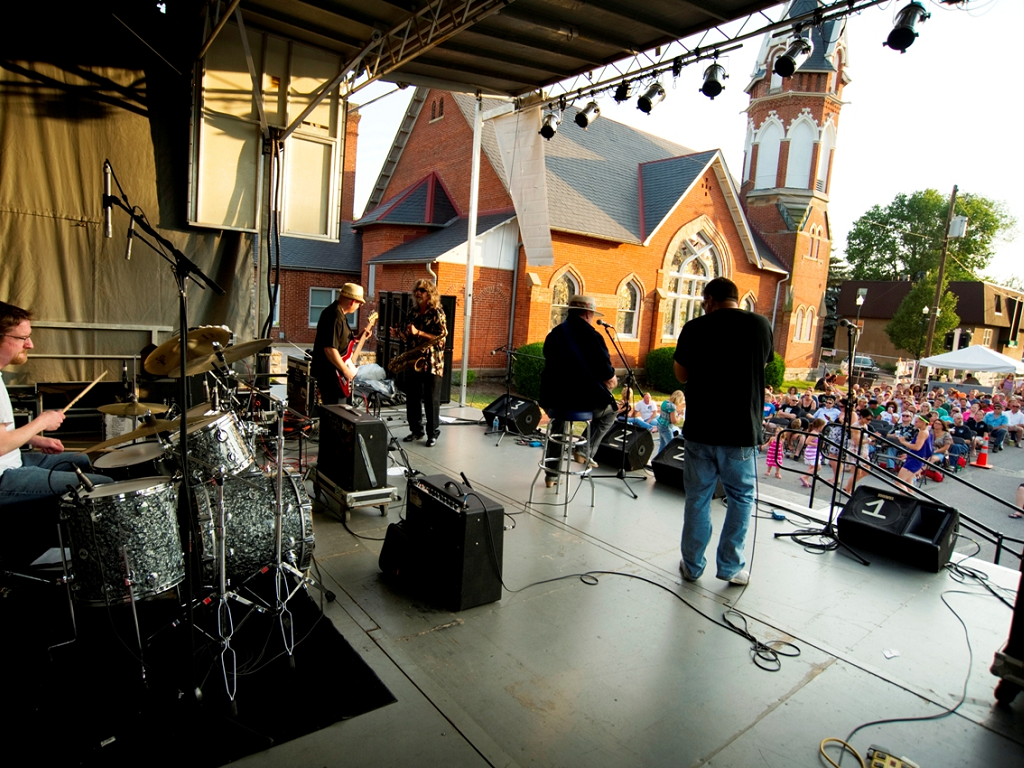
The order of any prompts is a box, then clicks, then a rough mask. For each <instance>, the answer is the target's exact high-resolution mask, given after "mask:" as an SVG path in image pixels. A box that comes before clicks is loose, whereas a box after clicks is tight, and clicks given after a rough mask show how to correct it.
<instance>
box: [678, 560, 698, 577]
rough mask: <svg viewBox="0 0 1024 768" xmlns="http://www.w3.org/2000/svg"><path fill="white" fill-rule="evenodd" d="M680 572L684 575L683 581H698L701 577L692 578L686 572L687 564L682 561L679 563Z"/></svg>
mask: <svg viewBox="0 0 1024 768" xmlns="http://www.w3.org/2000/svg"><path fill="white" fill-rule="evenodd" d="M679 572H680V573H681V574H682V575H683V581H696V580H697V579H698V578H700V577H699V576H692V575H690V572H689V571H688V570H686V563H684V562H683V561H682V560H680V561H679Z"/></svg>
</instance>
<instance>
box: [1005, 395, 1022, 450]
mask: <svg viewBox="0 0 1024 768" xmlns="http://www.w3.org/2000/svg"><path fill="white" fill-rule="evenodd" d="M1004 415H1005V416H1006V422H1007V426H1006V433H1007V434H1008V435H1009V436H1010V439H1012V440H1013V444H1014V445H1015V446H1017V447H1018V448H1020V447H1021V439H1022V438H1024V409H1021V407H1020V400H1011V401H1010V412H1009V413H1006V414H1004Z"/></svg>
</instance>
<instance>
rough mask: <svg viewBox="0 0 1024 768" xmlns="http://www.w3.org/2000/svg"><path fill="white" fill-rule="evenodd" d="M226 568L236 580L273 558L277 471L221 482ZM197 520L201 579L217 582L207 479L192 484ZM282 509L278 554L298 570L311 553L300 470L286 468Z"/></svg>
mask: <svg viewBox="0 0 1024 768" xmlns="http://www.w3.org/2000/svg"><path fill="white" fill-rule="evenodd" d="M223 488H224V513H225V519H226V521H227V522H226V523H225V528H226V531H227V533H226V553H227V554H226V568H225V570H226V573H227V577H228V579H229V580H230V581H234V582H235V583H239V582H241V581H244V580H245V579H247V578H249V577H250V576H252V575H253V574H254V573H256V572H257V571H259V570H260V569H261V568H263V567H264V566H267V565H271V564H272V563H273V562H274V549H275V548H274V512H275V510H276V507H277V501H276V499H277V493H276V489H277V473H276V472H271V473H269V474H257V473H251V474H240V475H235V476H233V477H229V478H227V480H226V481H225V482H224V486H223ZM193 490H194V491H195V496H196V510H197V511H196V515H197V519H198V522H199V530H200V534H199V537H198V538H199V549H200V553H199V554H200V560H201V562H202V569H203V580H204V581H203V583H204V585H206V586H216V585H217V584H218V583H219V580H220V577H219V561H218V554H219V552H220V549H219V547H218V546H217V538H216V533H215V530H216V527H217V516H218V511H219V508H218V500H217V487H216V486H215V485H213V484H211V483H207V484H204V485H200V486H197V487H196V488H194V489H193ZM282 495H283V496H284V511H283V516H282V520H281V558H282V560H284V561H285V562H288V563H290V564H291V565H293V566H294V567H295V568H298V569H299V570H300V571H305V570H306V569H307V568H309V563H310V561H311V560H312V557H313V513H312V504H311V503H310V501H309V495H308V494H307V493H306V487H305V485H304V484H303V482H302V476H301V475H299V474H298V473H296V472H294V471H292V470H290V469H286V470H285V473H284V482H283V484H282Z"/></svg>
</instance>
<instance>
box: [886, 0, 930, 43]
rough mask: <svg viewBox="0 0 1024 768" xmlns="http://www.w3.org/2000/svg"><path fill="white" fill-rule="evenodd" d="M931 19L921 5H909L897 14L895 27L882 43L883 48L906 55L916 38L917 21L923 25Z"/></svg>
mask: <svg viewBox="0 0 1024 768" xmlns="http://www.w3.org/2000/svg"><path fill="white" fill-rule="evenodd" d="M931 17H932V15H931V14H930V13H928V12H927V11H925V9H924V6H923V5H921V4H920V3H911V4H910V5H908V6H907V7H906V8H904V9H903V10H902V11H900V12H899V14H897V16H896V26H895V27H893V28H892V32H890V33H889V39H888V40H886V41H885V42H884V43H882V45H883V47H884V46H889V47H890V48H892V49H893V50H894V51H899V52H900V53H906V52H907V48H909V47H910V46H911V45H913V44H914V38H916V37H917V32H915V31H914V25H915V24H917V22H919V21H920V22H922V23H923V22H924V21H925V19H930V18H931Z"/></svg>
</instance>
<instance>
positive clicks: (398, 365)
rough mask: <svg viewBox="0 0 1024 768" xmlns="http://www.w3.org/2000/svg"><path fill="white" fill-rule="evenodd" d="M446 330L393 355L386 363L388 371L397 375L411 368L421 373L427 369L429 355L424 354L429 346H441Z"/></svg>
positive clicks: (446, 333)
mask: <svg viewBox="0 0 1024 768" xmlns="http://www.w3.org/2000/svg"><path fill="white" fill-rule="evenodd" d="M447 335H448V332H447V331H445V332H444V333H442V334H441V335H440V336H437V337H436V338H433V339H430V340H429V341H424V342H423V343H422V344H417V345H416V346H415V347H410V348H409V349H407V350H405V352H402V353H401V354H398V355H395V356H394V357H393V358H392V359H391V362H390V363H388V371H389V372H390V373H391V374H392V375H393V376H397V375H398V374H400V373H402V372H403V371H406V370H408V369H409V368H412V369H413V370H414V371H418V372H419V373H423V372H424V371H426V370H427V366H428V365H430V357H429V355H425V354H424V352H426V351H427V350H428V349H429V348H430V347H436V346H441V345H443V344H444V339H445V336H447Z"/></svg>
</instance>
